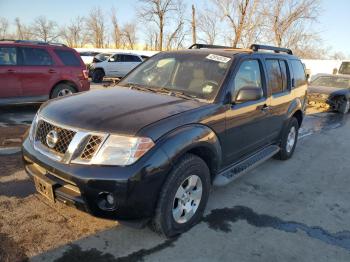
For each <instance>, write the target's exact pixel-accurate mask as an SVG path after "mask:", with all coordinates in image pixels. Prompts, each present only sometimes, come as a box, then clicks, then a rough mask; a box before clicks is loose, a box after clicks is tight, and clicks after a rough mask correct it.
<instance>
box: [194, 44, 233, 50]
mask: <svg viewBox="0 0 350 262" xmlns="http://www.w3.org/2000/svg"><path fill="white" fill-rule="evenodd" d="M202 48H218V49H226V48H231V47H229V46H222V45H207V44H193V45H191V46H190V47H189V48H188V49H202Z"/></svg>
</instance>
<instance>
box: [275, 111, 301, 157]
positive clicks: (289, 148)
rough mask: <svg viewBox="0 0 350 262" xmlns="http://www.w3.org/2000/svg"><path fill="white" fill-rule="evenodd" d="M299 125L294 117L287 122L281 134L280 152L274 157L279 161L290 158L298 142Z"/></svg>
mask: <svg viewBox="0 0 350 262" xmlns="http://www.w3.org/2000/svg"><path fill="white" fill-rule="evenodd" d="M298 131H299V123H298V120H297V119H296V118H295V117H292V118H291V119H290V120H289V123H288V126H287V127H286V128H285V129H284V131H283V132H282V138H281V145H280V146H281V150H280V152H279V153H278V154H277V155H276V156H275V158H277V159H280V160H287V159H289V158H291V157H292V155H293V153H294V150H295V146H296V144H297V141H298Z"/></svg>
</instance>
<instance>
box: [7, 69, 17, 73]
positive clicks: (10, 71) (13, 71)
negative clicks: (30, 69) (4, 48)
mask: <svg viewBox="0 0 350 262" xmlns="http://www.w3.org/2000/svg"><path fill="white" fill-rule="evenodd" d="M7 73H16V71H15V70H14V69H9V70H7Z"/></svg>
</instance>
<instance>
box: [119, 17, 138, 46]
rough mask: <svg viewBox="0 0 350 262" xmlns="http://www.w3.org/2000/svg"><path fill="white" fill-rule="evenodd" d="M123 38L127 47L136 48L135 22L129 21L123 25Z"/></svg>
mask: <svg viewBox="0 0 350 262" xmlns="http://www.w3.org/2000/svg"><path fill="white" fill-rule="evenodd" d="M122 39H123V43H124V46H125V47H127V48H130V49H134V47H135V44H136V40H137V38H136V25H135V24H133V23H128V24H125V25H124V26H123V30H122Z"/></svg>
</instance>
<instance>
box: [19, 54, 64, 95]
mask: <svg viewBox="0 0 350 262" xmlns="http://www.w3.org/2000/svg"><path fill="white" fill-rule="evenodd" d="M19 52H20V54H21V58H22V59H21V60H22V72H21V88H22V94H23V95H24V96H27V97H35V98H39V99H43V100H45V99H47V98H48V96H49V94H50V91H51V88H52V85H53V83H54V82H55V79H56V78H57V74H58V72H57V68H56V65H55V63H54V60H53V59H52V57H51V55H50V53H49V52H48V51H47V50H46V49H45V48H40V47H20V48H19Z"/></svg>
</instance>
